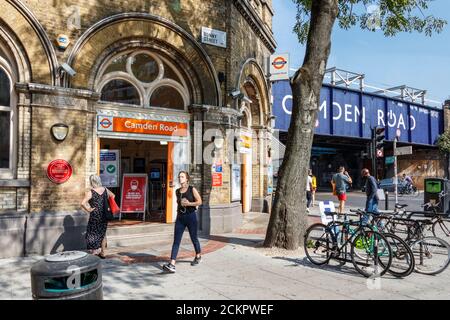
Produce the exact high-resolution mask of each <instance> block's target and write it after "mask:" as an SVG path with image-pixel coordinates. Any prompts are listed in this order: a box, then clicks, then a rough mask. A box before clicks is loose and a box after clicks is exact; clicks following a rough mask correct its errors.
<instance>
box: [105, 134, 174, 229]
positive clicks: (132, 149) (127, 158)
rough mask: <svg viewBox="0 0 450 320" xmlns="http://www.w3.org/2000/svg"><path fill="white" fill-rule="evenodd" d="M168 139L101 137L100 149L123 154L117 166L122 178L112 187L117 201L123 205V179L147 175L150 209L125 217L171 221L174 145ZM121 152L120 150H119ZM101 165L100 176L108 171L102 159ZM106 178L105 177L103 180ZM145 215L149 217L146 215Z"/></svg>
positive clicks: (148, 207)
mask: <svg viewBox="0 0 450 320" xmlns="http://www.w3.org/2000/svg"><path fill="white" fill-rule="evenodd" d="M169 144H171V143H168V142H166V141H143V140H122V139H109V138H107V139H104V138H101V139H100V146H99V149H100V150H101V152H103V153H108V152H112V151H114V152H116V153H117V154H118V155H119V158H120V160H119V161H118V164H119V167H118V168H117V170H118V173H117V177H118V181H117V182H116V183H114V185H116V186H115V187H108V188H109V189H110V190H111V191H112V192H114V194H115V195H116V202H117V204H118V205H119V206H121V194H122V182H123V181H122V180H123V179H124V175H127V174H142V175H146V176H147V184H148V185H147V187H146V195H145V196H146V208H145V212H142V213H141V212H137V213H122V214H121V219H122V220H124V221H127V220H136V221H142V220H145V221H150V222H170V221H169V220H170V218H171V212H168V210H171V209H172V206H171V203H169V202H170V201H171V199H172V194H171V193H172V190H171V189H172V188H171V187H170V185H169V184H172V181H173V177H172V170H170V168H171V165H172V164H171V160H170V158H171V157H169V151H170V150H169V149H171V148H170V147H171V146H170V145H169ZM117 151H118V152H117ZM99 164H100V168H99V171H100V177H102V174H103V173H104V172H105V170H108V168H107V167H106V168H105V167H104V165H103V164H102V161H100V162H99ZM102 181H103V179H102ZM144 214H145V217H144V216H143V215H144Z"/></svg>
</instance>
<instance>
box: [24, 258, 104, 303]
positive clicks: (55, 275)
mask: <svg viewBox="0 0 450 320" xmlns="http://www.w3.org/2000/svg"><path fill="white" fill-rule="evenodd" d="M30 272H31V292H32V294H33V299H35V300H41V299H64V300H69V299H70V300H102V299H103V287H102V269H101V260H100V258H99V257H96V256H93V255H91V254H88V253H86V252H82V251H66V252H62V253H58V254H54V255H50V256H47V257H46V258H45V259H42V260H40V261H38V262H36V263H35V264H33V266H32V267H31V271H30Z"/></svg>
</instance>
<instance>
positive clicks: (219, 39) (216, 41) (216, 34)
mask: <svg viewBox="0 0 450 320" xmlns="http://www.w3.org/2000/svg"><path fill="white" fill-rule="evenodd" d="M202 43H206V44H210V45H213V46H216V47H221V48H226V47H227V33H226V32H223V31H219V30H215V29H211V28H206V27H202Z"/></svg>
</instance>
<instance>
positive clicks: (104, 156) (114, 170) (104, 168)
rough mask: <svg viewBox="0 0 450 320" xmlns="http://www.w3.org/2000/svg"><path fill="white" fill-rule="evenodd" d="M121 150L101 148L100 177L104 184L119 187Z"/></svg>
mask: <svg viewBox="0 0 450 320" xmlns="http://www.w3.org/2000/svg"><path fill="white" fill-rule="evenodd" d="M119 164H120V150H108V149H102V150H100V179H101V180H102V184H103V186H105V187H107V188H117V187H118V186H119V177H120V172H119V171H120V165H119Z"/></svg>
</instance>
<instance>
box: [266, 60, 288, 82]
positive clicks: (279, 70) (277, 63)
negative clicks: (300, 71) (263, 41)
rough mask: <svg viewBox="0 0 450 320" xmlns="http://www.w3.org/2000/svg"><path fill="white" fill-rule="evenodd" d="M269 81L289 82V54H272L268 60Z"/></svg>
mask: <svg viewBox="0 0 450 320" xmlns="http://www.w3.org/2000/svg"><path fill="white" fill-rule="evenodd" d="M269 73H270V81H276V80H289V54H288V53H285V54H273V55H271V56H270V60H269Z"/></svg>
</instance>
